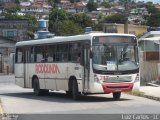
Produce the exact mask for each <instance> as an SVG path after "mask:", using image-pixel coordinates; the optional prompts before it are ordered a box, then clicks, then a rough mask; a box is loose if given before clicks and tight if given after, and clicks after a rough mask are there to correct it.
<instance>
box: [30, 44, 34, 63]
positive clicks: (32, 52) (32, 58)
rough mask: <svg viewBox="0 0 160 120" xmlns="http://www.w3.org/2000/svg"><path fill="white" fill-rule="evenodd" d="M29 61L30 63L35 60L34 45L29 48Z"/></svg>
mask: <svg viewBox="0 0 160 120" xmlns="http://www.w3.org/2000/svg"><path fill="white" fill-rule="evenodd" d="M30 62H31V63H33V62H35V49H34V47H31V48H30Z"/></svg>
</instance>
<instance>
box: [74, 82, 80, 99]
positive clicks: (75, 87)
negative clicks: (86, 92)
mask: <svg viewBox="0 0 160 120" xmlns="http://www.w3.org/2000/svg"><path fill="white" fill-rule="evenodd" d="M72 98H73V100H78V99H79V98H80V92H78V84H77V80H73V81H72Z"/></svg>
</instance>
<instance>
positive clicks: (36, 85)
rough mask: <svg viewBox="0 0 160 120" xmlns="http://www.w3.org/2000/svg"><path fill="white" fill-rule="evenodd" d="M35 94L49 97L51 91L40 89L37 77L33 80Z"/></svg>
mask: <svg viewBox="0 0 160 120" xmlns="http://www.w3.org/2000/svg"><path fill="white" fill-rule="evenodd" d="M33 92H34V94H35V95H36V96H40V95H47V94H48V93H49V90H45V89H40V86H39V80H38V78H37V77H35V78H34V79H33Z"/></svg>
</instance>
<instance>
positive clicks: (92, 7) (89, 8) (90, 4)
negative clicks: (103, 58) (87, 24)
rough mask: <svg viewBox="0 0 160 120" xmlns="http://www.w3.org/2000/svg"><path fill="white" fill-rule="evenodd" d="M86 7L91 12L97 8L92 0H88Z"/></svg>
mask: <svg viewBox="0 0 160 120" xmlns="http://www.w3.org/2000/svg"><path fill="white" fill-rule="evenodd" d="M86 7H87V9H88V11H90V12H91V11H94V10H97V7H98V4H97V3H95V2H94V1H93V0H89V2H88V3H87V6H86Z"/></svg>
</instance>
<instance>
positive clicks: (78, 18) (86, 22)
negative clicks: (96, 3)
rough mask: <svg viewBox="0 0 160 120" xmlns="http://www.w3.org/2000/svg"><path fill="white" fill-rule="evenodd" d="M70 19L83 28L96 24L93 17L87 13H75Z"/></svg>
mask: <svg viewBox="0 0 160 120" xmlns="http://www.w3.org/2000/svg"><path fill="white" fill-rule="evenodd" d="M70 19H71V20H73V21H74V22H75V23H77V24H79V25H80V26H81V27H82V28H83V29H84V28H85V27H88V26H90V27H93V25H94V22H93V21H92V19H91V18H90V17H89V16H87V15H86V14H85V13H77V14H73V15H72V16H71V18H70Z"/></svg>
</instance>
